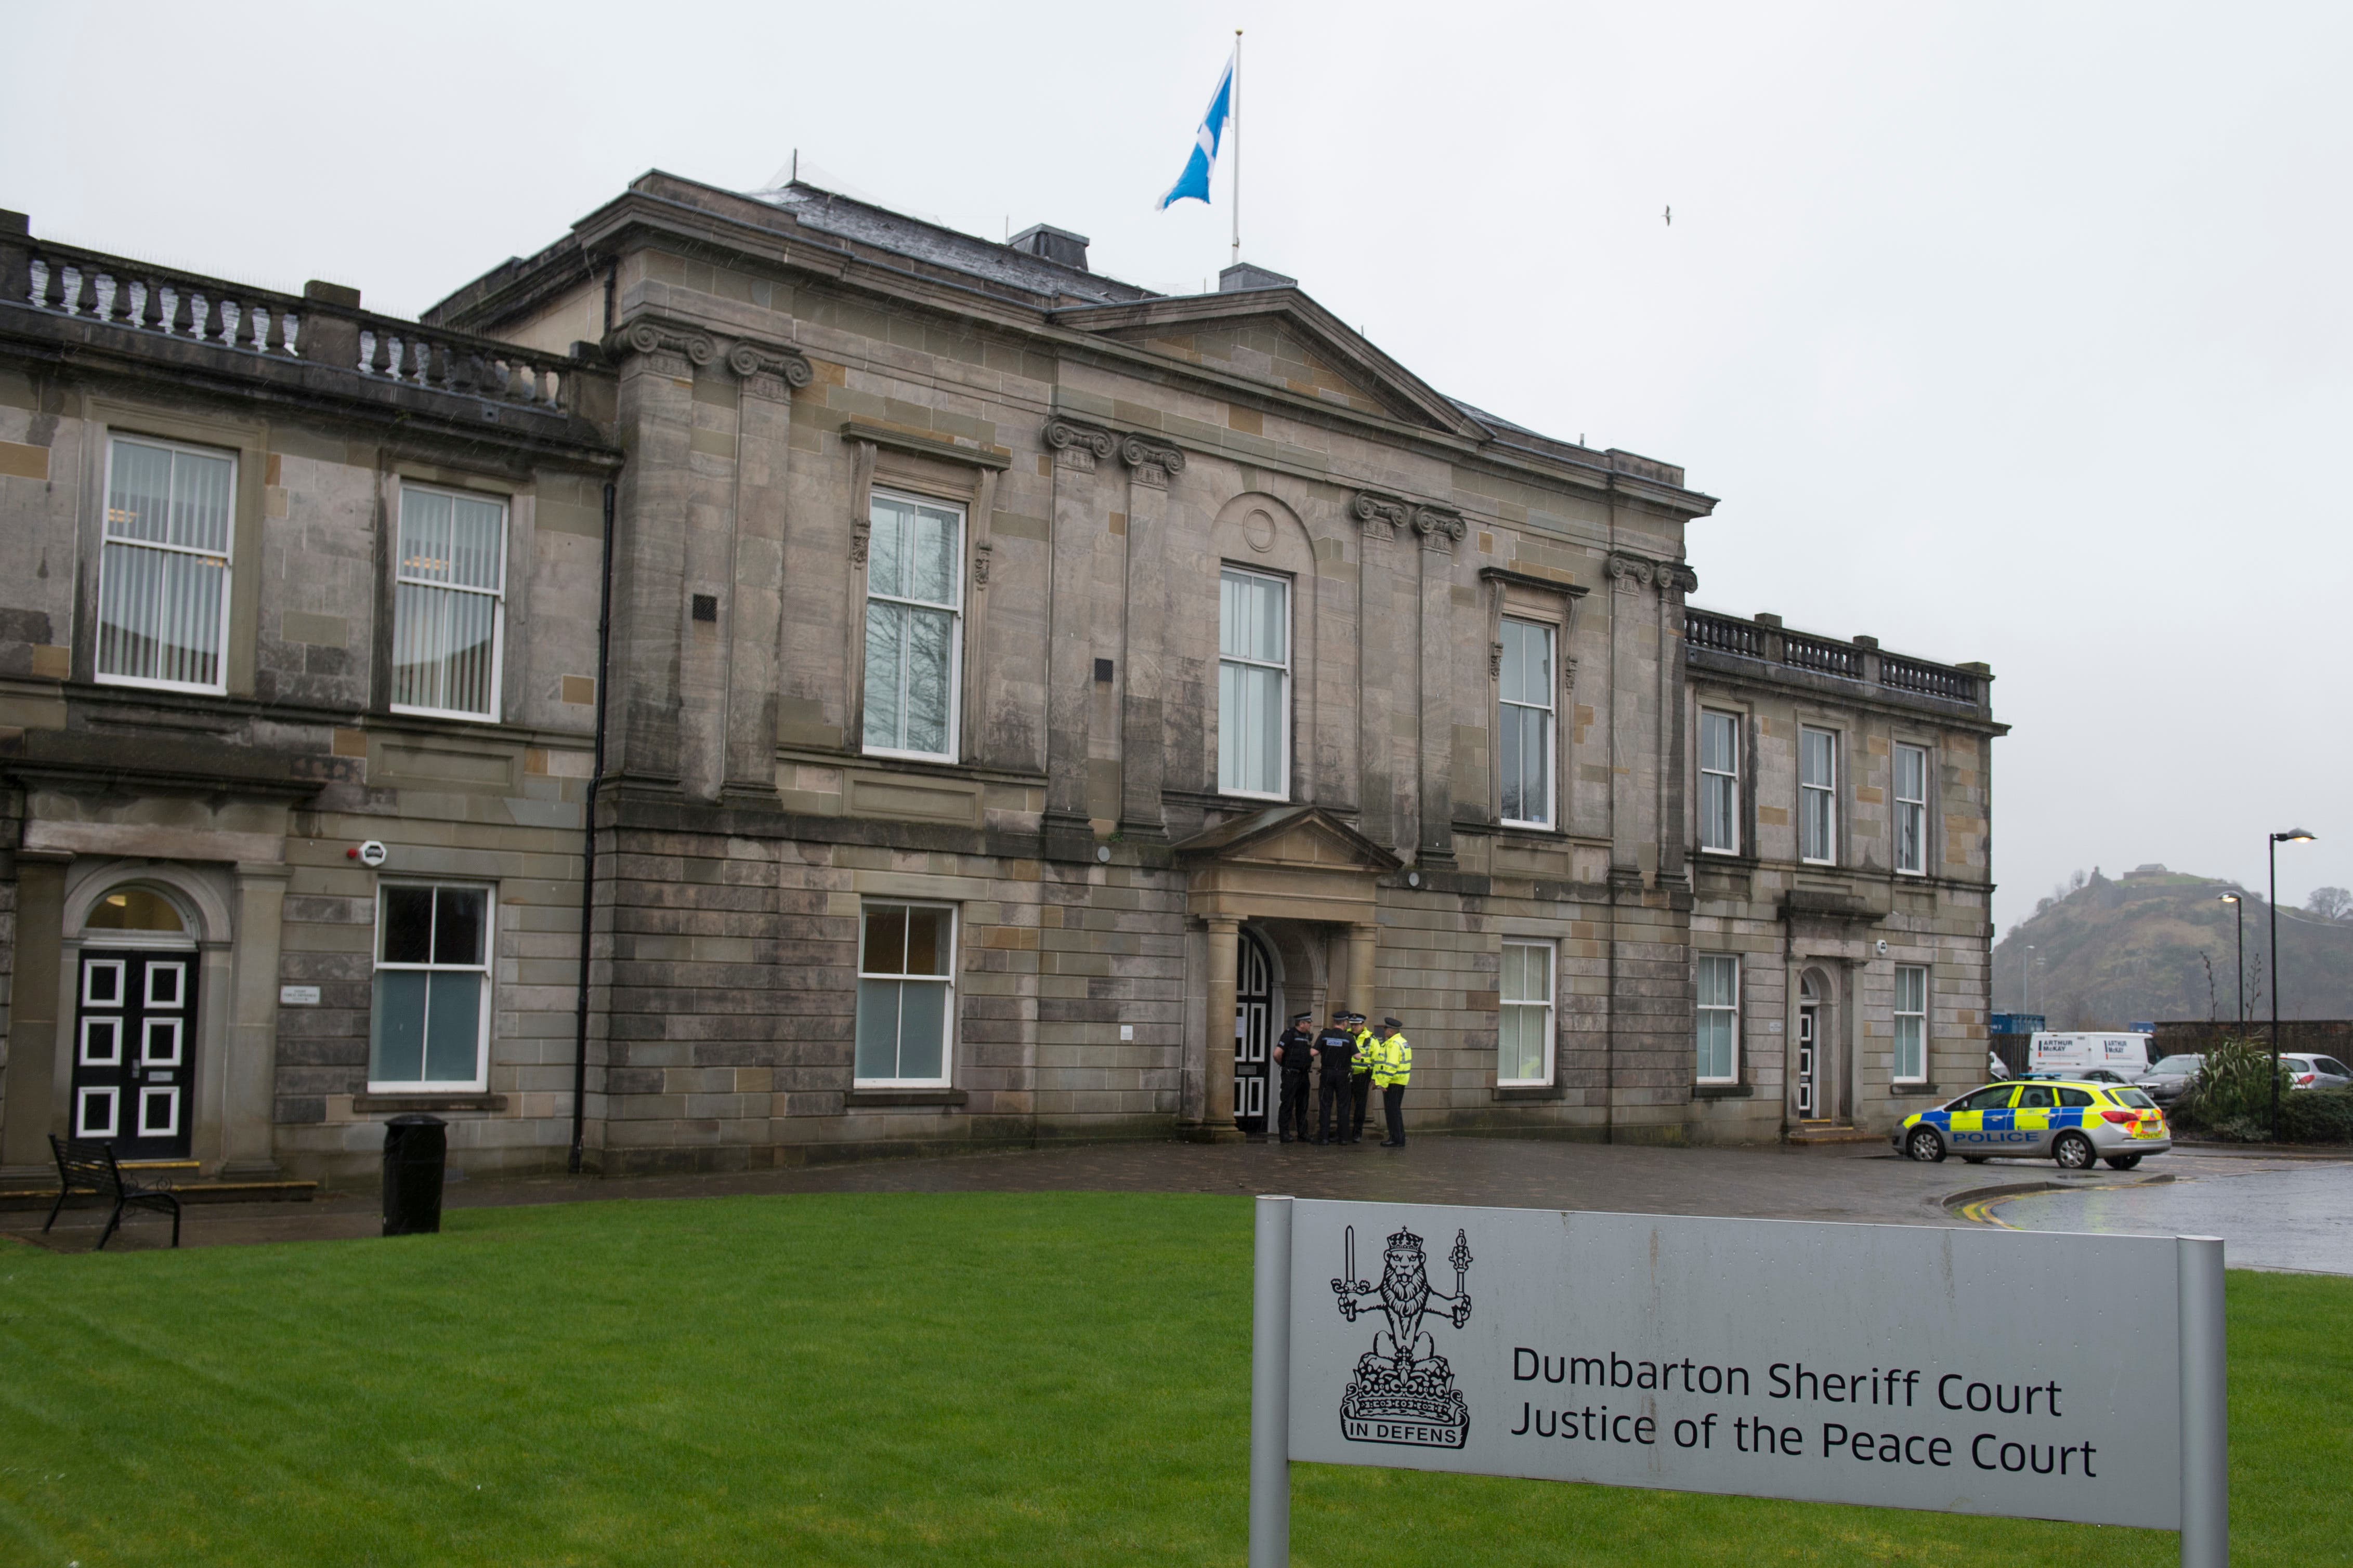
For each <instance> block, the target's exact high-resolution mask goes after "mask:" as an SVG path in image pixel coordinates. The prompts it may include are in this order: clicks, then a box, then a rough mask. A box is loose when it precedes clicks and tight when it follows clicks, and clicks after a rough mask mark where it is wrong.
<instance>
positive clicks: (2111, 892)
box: [1993, 866, 2353, 1029]
mask: <svg viewBox="0 0 2353 1568" xmlns="http://www.w3.org/2000/svg"><path fill="white" fill-rule="evenodd" d="M2225 892H2244V889H2239V888H2238V887H2237V886H2236V885H2235V884H2233V883H2230V882H2225V881H2221V880H2217V879H2214V878H2211V877H2192V876H2186V875H2183V874H2181V873H2179V872H2174V871H2168V870H2167V869H2166V868H2164V867H2162V866H2144V867H2142V868H2140V869H2139V870H2137V871H2134V872H2132V873H2130V874H2128V875H2126V876H2124V877H2120V878H2113V879H2112V878H2108V877H2104V876H2102V875H2100V873H2099V871H2098V870H2097V869H2096V868H2094V870H2093V872H2092V873H2091V875H2090V876H2088V877H2086V876H2084V874H2083V873H2082V872H2077V873H2076V879H2075V881H2074V883H2073V885H2072V886H2071V887H2069V888H2067V889H2054V891H2053V893H2052V897H2050V898H2047V899H2045V900H2042V906H2041V907H2040V908H2038V909H2037V910H2035V912H2034V914H2033V916H2032V917H2031V919H2028V920H2026V921H2022V922H2021V923H2020V924H2018V925H2015V926H2012V927H2011V928H2010V930H2009V931H2007V932H2005V933H2004V934H2003V936H2002V939H2001V941H2000V942H1999V943H1997V944H1996V945H1995V947H1994V950H1993V972H1994V993H1993V998H1994V1000H1993V1005H1994V1007H1995V1009H1996V1011H2001V1012H2007V1011H2010V1010H2012V1009H2018V1008H2020V1003H2021V996H2020V983H2021V981H2022V980H2025V979H2026V978H2027V976H2026V970H2025V965H2026V962H2027V959H2028V957H2029V953H2028V952H2027V948H2028V944H2030V943H2031V944H2032V947H2033V952H2032V955H2031V956H2032V957H2033V958H2034V959H2036V960H2037V961H2038V962H2037V963H2036V964H2035V968H2034V973H2033V975H2032V980H2031V988H2030V993H2029V995H2028V997H2027V1001H2028V1003H2029V1004H2030V1005H2028V1006H2026V1007H2025V1008H2023V1009H2022V1010H2024V1011H2029V1012H2035V1013H2041V1014H2042V1015H2044V1016H2046V1017H2048V1018H2049V1019H2050V1021H2051V1027H2052V1028H2054V1029H2115V1028H2121V1027H2123V1026H2125V1025H2126V1024H2129V1023H2134V1022H2137V1021H2153V1020H2158V1019H2166V1018H2177V1019H2200V1018H2209V1017H2212V1018H2220V1019H2223V1020H2228V1019H2229V1018H2230V1017H2231V1016H2232V1013H2233V1011H2234V1010H2235V1008H2236V1007H2237V1005H2238V986H2237V981H2236V979H2235V977H2234V974H2233V965H2234V964H2235V963H2236V959H2237V950H2236V946H2235V940H2236V939H2235V937H2234V934H2233V931H2232V926H2233V922H2234V921H2235V919H2236V916H2235V914H2234V912H2233V910H2232V907H2231V906H2230V905H2229V904H2226V903H2223V902H2222V901H2221V897H2220V895H2221V894H2223V893H2225ZM2245 898H2246V921H2247V1010H2248V1013H2249V1015H2250V1016H2253V1017H2256V1018H2265V1017H2268V1016H2270V1014H2271V995H2270V992H2269V989H2268V987H2269V984H2270V973H2271V964H2270V953H2271V947H2270V934H2269V926H2270V921H2269V919H2268V916H2269V914H2270V910H2268V908H2267V907H2266V906H2265V904H2264V902H2263V895H2262V894H2260V893H2256V892H2245ZM2321 901H2322V902H2323V903H2324V904H2328V903H2329V902H2330V900H2325V899H2324V900H2321ZM2279 928H2280V932H2279V941H2280V1016H2281V1017H2283V1018H2353V920H2348V919H2347V918H2345V917H2344V916H2342V915H2338V916H2337V917H2336V918H2330V917H2329V916H2327V915H2323V914H2320V913H2317V912H2315V911H2313V910H2291V909H2288V908H2286V907H2284V906H2283V907H2282V909H2281V910H2280V919H2279ZM2210 965H2211V976H2212V981H2211V991H2210V989H2209V981H2208V976H2209V973H2210V970H2209V966H2210Z"/></svg>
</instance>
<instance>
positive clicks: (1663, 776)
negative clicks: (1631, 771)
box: [1657, 561, 1756, 882]
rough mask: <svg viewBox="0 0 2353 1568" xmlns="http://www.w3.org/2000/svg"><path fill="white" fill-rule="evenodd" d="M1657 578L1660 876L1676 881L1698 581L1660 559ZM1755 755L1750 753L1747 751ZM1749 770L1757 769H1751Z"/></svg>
mask: <svg viewBox="0 0 2353 1568" xmlns="http://www.w3.org/2000/svg"><path fill="white" fill-rule="evenodd" d="M1658 579H1659V791H1658V796H1659V798H1658V806H1657V810H1658V819H1659V875H1660V877H1661V878H1662V879H1666V880H1669V881H1675V882H1680V881H1682V880H1683V879H1684V878H1685V876H1686V875H1687V872H1688V868H1687V866H1686V865H1685V862H1684V843H1683V816H1684V812H1683V803H1684V801H1685V799H1686V796H1687V792H1686V790H1685V789H1684V787H1683V762H1684V755H1685V750H1686V742H1685V741H1684V737H1683V706H1684V704H1683V698H1684V694H1685V692H1686V691H1687V690H1688V689H1689V688H1688V686H1687V684H1686V682H1685V681H1684V679H1683V595H1685V594H1688V593H1690V592H1692V591H1693V590H1694V589H1695V588H1697V587H1698V586H1699V574H1698V573H1696V572H1694V571H1693V570H1692V569H1691V568H1690V567H1688V566H1686V565H1684V564H1683V563H1681V562H1677V561H1667V562H1662V563H1660V564H1659V567H1658ZM1752 754H1754V753H1752ZM1748 772H1750V773H1755V772H1756V770H1755V769H1754V768H1751V769H1749V770H1748Z"/></svg>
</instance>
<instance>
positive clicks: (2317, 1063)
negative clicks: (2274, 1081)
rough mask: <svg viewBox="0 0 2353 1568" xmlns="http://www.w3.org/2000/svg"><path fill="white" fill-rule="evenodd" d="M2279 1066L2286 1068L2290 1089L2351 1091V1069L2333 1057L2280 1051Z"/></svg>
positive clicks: (2352, 1070) (2352, 1079) (2352, 1071)
mask: <svg viewBox="0 0 2353 1568" xmlns="http://www.w3.org/2000/svg"><path fill="white" fill-rule="evenodd" d="M2280 1066H2282V1067H2284V1068H2287V1081H2288V1087H2289V1088H2291V1089H2353V1068H2348V1067H2347V1066H2346V1065H2345V1064H2344V1063H2343V1062H2340V1061H2338V1060H2337V1058H2335V1057H2320V1056H2313V1055H2311V1054H2309V1053H2308V1052H2305V1051H2282V1052H2281V1053H2280Z"/></svg>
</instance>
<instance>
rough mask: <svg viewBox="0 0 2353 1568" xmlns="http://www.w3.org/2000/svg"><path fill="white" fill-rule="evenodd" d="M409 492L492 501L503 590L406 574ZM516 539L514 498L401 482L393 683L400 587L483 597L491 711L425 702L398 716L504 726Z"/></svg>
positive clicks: (399, 708) (402, 705) (401, 707)
mask: <svg viewBox="0 0 2353 1568" xmlns="http://www.w3.org/2000/svg"><path fill="white" fill-rule="evenodd" d="M411 490H415V491H417V493H418V494H420V495H440V496H448V497H450V498H451V499H452V500H470V501H476V502H492V503H495V504H496V505H497V507H498V509H499V552H498V554H499V585H498V588H497V590H496V591H495V592H493V591H491V590H487V589H482V588H476V587H473V586H470V585H469V584H463V583H437V582H435V581H433V580H432V579H430V578H427V577H411V576H409V575H407V574H406V571H405V570H404V569H403V567H402V563H401V561H400V531H401V527H402V521H401V513H402V511H403V510H404V509H405V508H406V505H407V498H408V492H409V491H411ZM513 538H514V503H513V501H512V500H511V499H510V498H508V497H506V496H502V495H499V494H496V493H493V492H491V491H486V490H470V489H456V488H453V487H451V486H448V485H422V484H415V483H412V482H410V481H409V480H407V479H403V480H401V481H400V487H399V493H398V494H396V496H394V497H393V517H392V539H393V562H392V624H393V627H394V631H393V637H394V640H395V645H396V646H395V647H394V648H393V679H394V680H395V681H397V680H398V679H399V678H400V677H399V668H400V649H399V647H398V646H397V643H398V639H399V636H400V633H399V626H400V591H401V589H402V588H404V587H412V588H437V589H440V590H443V591H445V592H448V593H452V594H474V595H481V596H483V597H485V598H488V599H489V600H490V601H491V706H490V710H489V711H488V712H485V713H477V712H474V711H472V710H470V709H465V708H427V707H425V706H424V705H423V704H421V703H413V702H395V703H392V704H391V705H390V706H391V709H392V710H393V711H394V712H395V713H416V714H420V715H422V716H424V717H427V718H431V719H462V720H465V721H468V722H470V723H475V724H495V723H498V722H499V721H500V715H501V713H502V712H504V711H505V707H506V678H507V565H508V561H507V551H508V546H509V543H510V542H512V539H513Z"/></svg>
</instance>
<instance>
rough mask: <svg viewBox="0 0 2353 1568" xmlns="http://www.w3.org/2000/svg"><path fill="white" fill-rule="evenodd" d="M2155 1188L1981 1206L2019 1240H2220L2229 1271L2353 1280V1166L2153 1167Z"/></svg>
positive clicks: (2209, 1160) (2168, 1163) (2241, 1163)
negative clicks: (2021, 1235) (2157, 1174)
mask: <svg viewBox="0 0 2353 1568" xmlns="http://www.w3.org/2000/svg"><path fill="white" fill-rule="evenodd" d="M2152 1167H2155V1168H2161V1169H2163V1170H2166V1171H2169V1172H2170V1173H2171V1174H2172V1175H2173V1177H2174V1179H2173V1180H2172V1181H2170V1182H2167V1183H2163V1184H2152V1185H2147V1186H2137V1187H2131V1188H2125V1189H2121V1190H2119V1189H2107V1190H2077V1189H2071V1190H2069V1191H2065V1192H2054V1193H2032V1194H2026V1195H2024V1196H2021V1197H2013V1198H2008V1199H2004V1200H2001V1201H2000V1202H1996V1203H1990V1204H1987V1205H1982V1207H1981V1212H1983V1213H1984V1214H1986V1215H1987V1216H1988V1217H1989V1218H1990V1219H1992V1220H1993V1221H1994V1222H1995V1223H1996V1224H1999V1225H2006V1226H2012V1227H2014V1228H2016V1229H2019V1230H2060V1231H2073V1232H2078V1233H2081V1232H2087V1231H2089V1232H2121V1233H2125V1234H2128V1235H2136V1236H2219V1237H2221V1238H2222V1243H2223V1246H2222V1255H2223V1258H2224V1261H2225V1262H2227V1263H2228V1264H2229V1265H2230V1267H2232V1268H2290V1269H2298V1270H2302V1271H2305V1272H2307V1273H2314V1274H2353V1161H2348V1160H2328V1159H2313V1158H2309V1157H2306V1158H2297V1159H2285V1158H2266V1157H2264V1156H2261V1155H2221V1154H2211V1153H2206V1152H2198V1153H2184V1154H2179V1155H2176V1156H2174V1157H2172V1158H2170V1159H2166V1160H2152V1161H2150V1162H2149V1163H2148V1165H2147V1166H2145V1167H2143V1168H2144V1169H2149V1168H2152Z"/></svg>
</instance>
